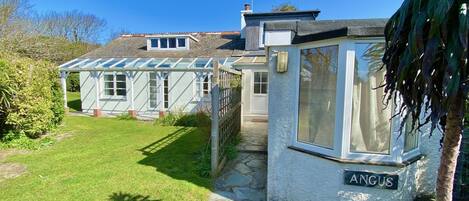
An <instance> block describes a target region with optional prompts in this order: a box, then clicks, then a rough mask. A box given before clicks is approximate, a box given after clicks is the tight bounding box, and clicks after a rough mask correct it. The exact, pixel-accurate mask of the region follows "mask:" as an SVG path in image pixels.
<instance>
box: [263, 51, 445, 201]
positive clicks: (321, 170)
mask: <svg viewBox="0 0 469 201" xmlns="http://www.w3.org/2000/svg"><path fill="white" fill-rule="evenodd" d="M272 50H276V51H288V52H289V60H288V62H289V63H288V71H287V72H285V73H276V71H275V65H276V63H275V59H276V57H275V56H273V55H272ZM269 58H270V59H271V60H270V61H269V66H268V68H269V72H270V73H269V81H270V84H269V139H268V181H267V183H268V184H267V194H268V200H272V201H280V200H282V201H283V200H288V201H307V200H311V201H315V200H324V201H325V200H327V201H330V200H412V199H413V198H414V197H415V196H416V194H417V193H422V192H426V193H432V192H434V189H435V182H436V172H437V168H438V164H439V154H440V153H439V151H438V149H439V139H440V138H441V134H440V133H438V132H437V131H435V133H434V134H433V136H432V137H431V138H428V130H427V131H426V133H427V134H425V135H424V136H422V138H421V147H422V148H421V151H422V153H423V154H425V155H426V156H427V157H426V158H424V159H421V160H419V161H417V162H415V163H413V164H411V165H408V166H407V167H403V168H399V167H391V166H377V165H359V164H346V163H339V162H335V161H331V160H327V159H323V158H320V157H317V156H313V155H310V154H306V153H303V152H298V151H295V150H293V149H289V148H288V146H290V145H291V142H292V137H293V134H294V133H296V130H297V129H296V127H294V125H295V124H294V119H295V117H294V112H292V111H294V110H295V105H294V104H298V102H297V96H298V90H297V89H298V87H299V86H297V82H296V81H295V80H297V79H299V65H300V64H299V62H300V59H299V50H298V48H296V47H294V46H290V47H272V48H269ZM344 170H355V171H371V172H379V173H390V174H398V175H399V186H398V190H386V189H376V188H368V187H359V186H350V185H344V181H343V180H344V179H343V177H344V176H343V172H344Z"/></svg>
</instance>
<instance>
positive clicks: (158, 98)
mask: <svg viewBox="0 0 469 201" xmlns="http://www.w3.org/2000/svg"><path fill="white" fill-rule="evenodd" d="M152 73H154V74H155V77H154V78H152V76H151V74H152ZM147 75H148V79H147V80H148V109H150V110H157V109H158V108H159V106H160V105H161V101H160V99H161V97H160V96H161V90H160V87H161V81H160V75H159V73H158V72H156V71H155V72H151V71H150V72H148V73H147ZM152 79H154V81H156V91H157V92H156V100H155V101H156V106H155V107H152V105H151V95H150V94H151V86H150V82H151V81H152Z"/></svg>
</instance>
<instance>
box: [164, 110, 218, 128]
mask: <svg viewBox="0 0 469 201" xmlns="http://www.w3.org/2000/svg"><path fill="white" fill-rule="evenodd" d="M155 124H157V125H160V126H185V127H210V117H209V116H208V115H207V114H206V113H204V112H197V113H195V114H184V113H169V114H167V115H166V116H164V117H162V118H158V119H156V120H155Z"/></svg>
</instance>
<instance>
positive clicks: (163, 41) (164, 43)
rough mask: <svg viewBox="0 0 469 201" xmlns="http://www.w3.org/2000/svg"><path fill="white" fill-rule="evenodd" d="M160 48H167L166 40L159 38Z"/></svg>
mask: <svg viewBox="0 0 469 201" xmlns="http://www.w3.org/2000/svg"><path fill="white" fill-rule="evenodd" d="M160 46H161V48H168V39H167V38H160Z"/></svg>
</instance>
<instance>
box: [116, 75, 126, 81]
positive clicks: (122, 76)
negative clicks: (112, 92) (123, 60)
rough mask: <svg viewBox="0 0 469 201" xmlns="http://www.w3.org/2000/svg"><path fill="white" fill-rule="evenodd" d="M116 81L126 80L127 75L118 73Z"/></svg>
mask: <svg viewBox="0 0 469 201" xmlns="http://www.w3.org/2000/svg"><path fill="white" fill-rule="evenodd" d="M116 81H121V82H125V75H116Z"/></svg>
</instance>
